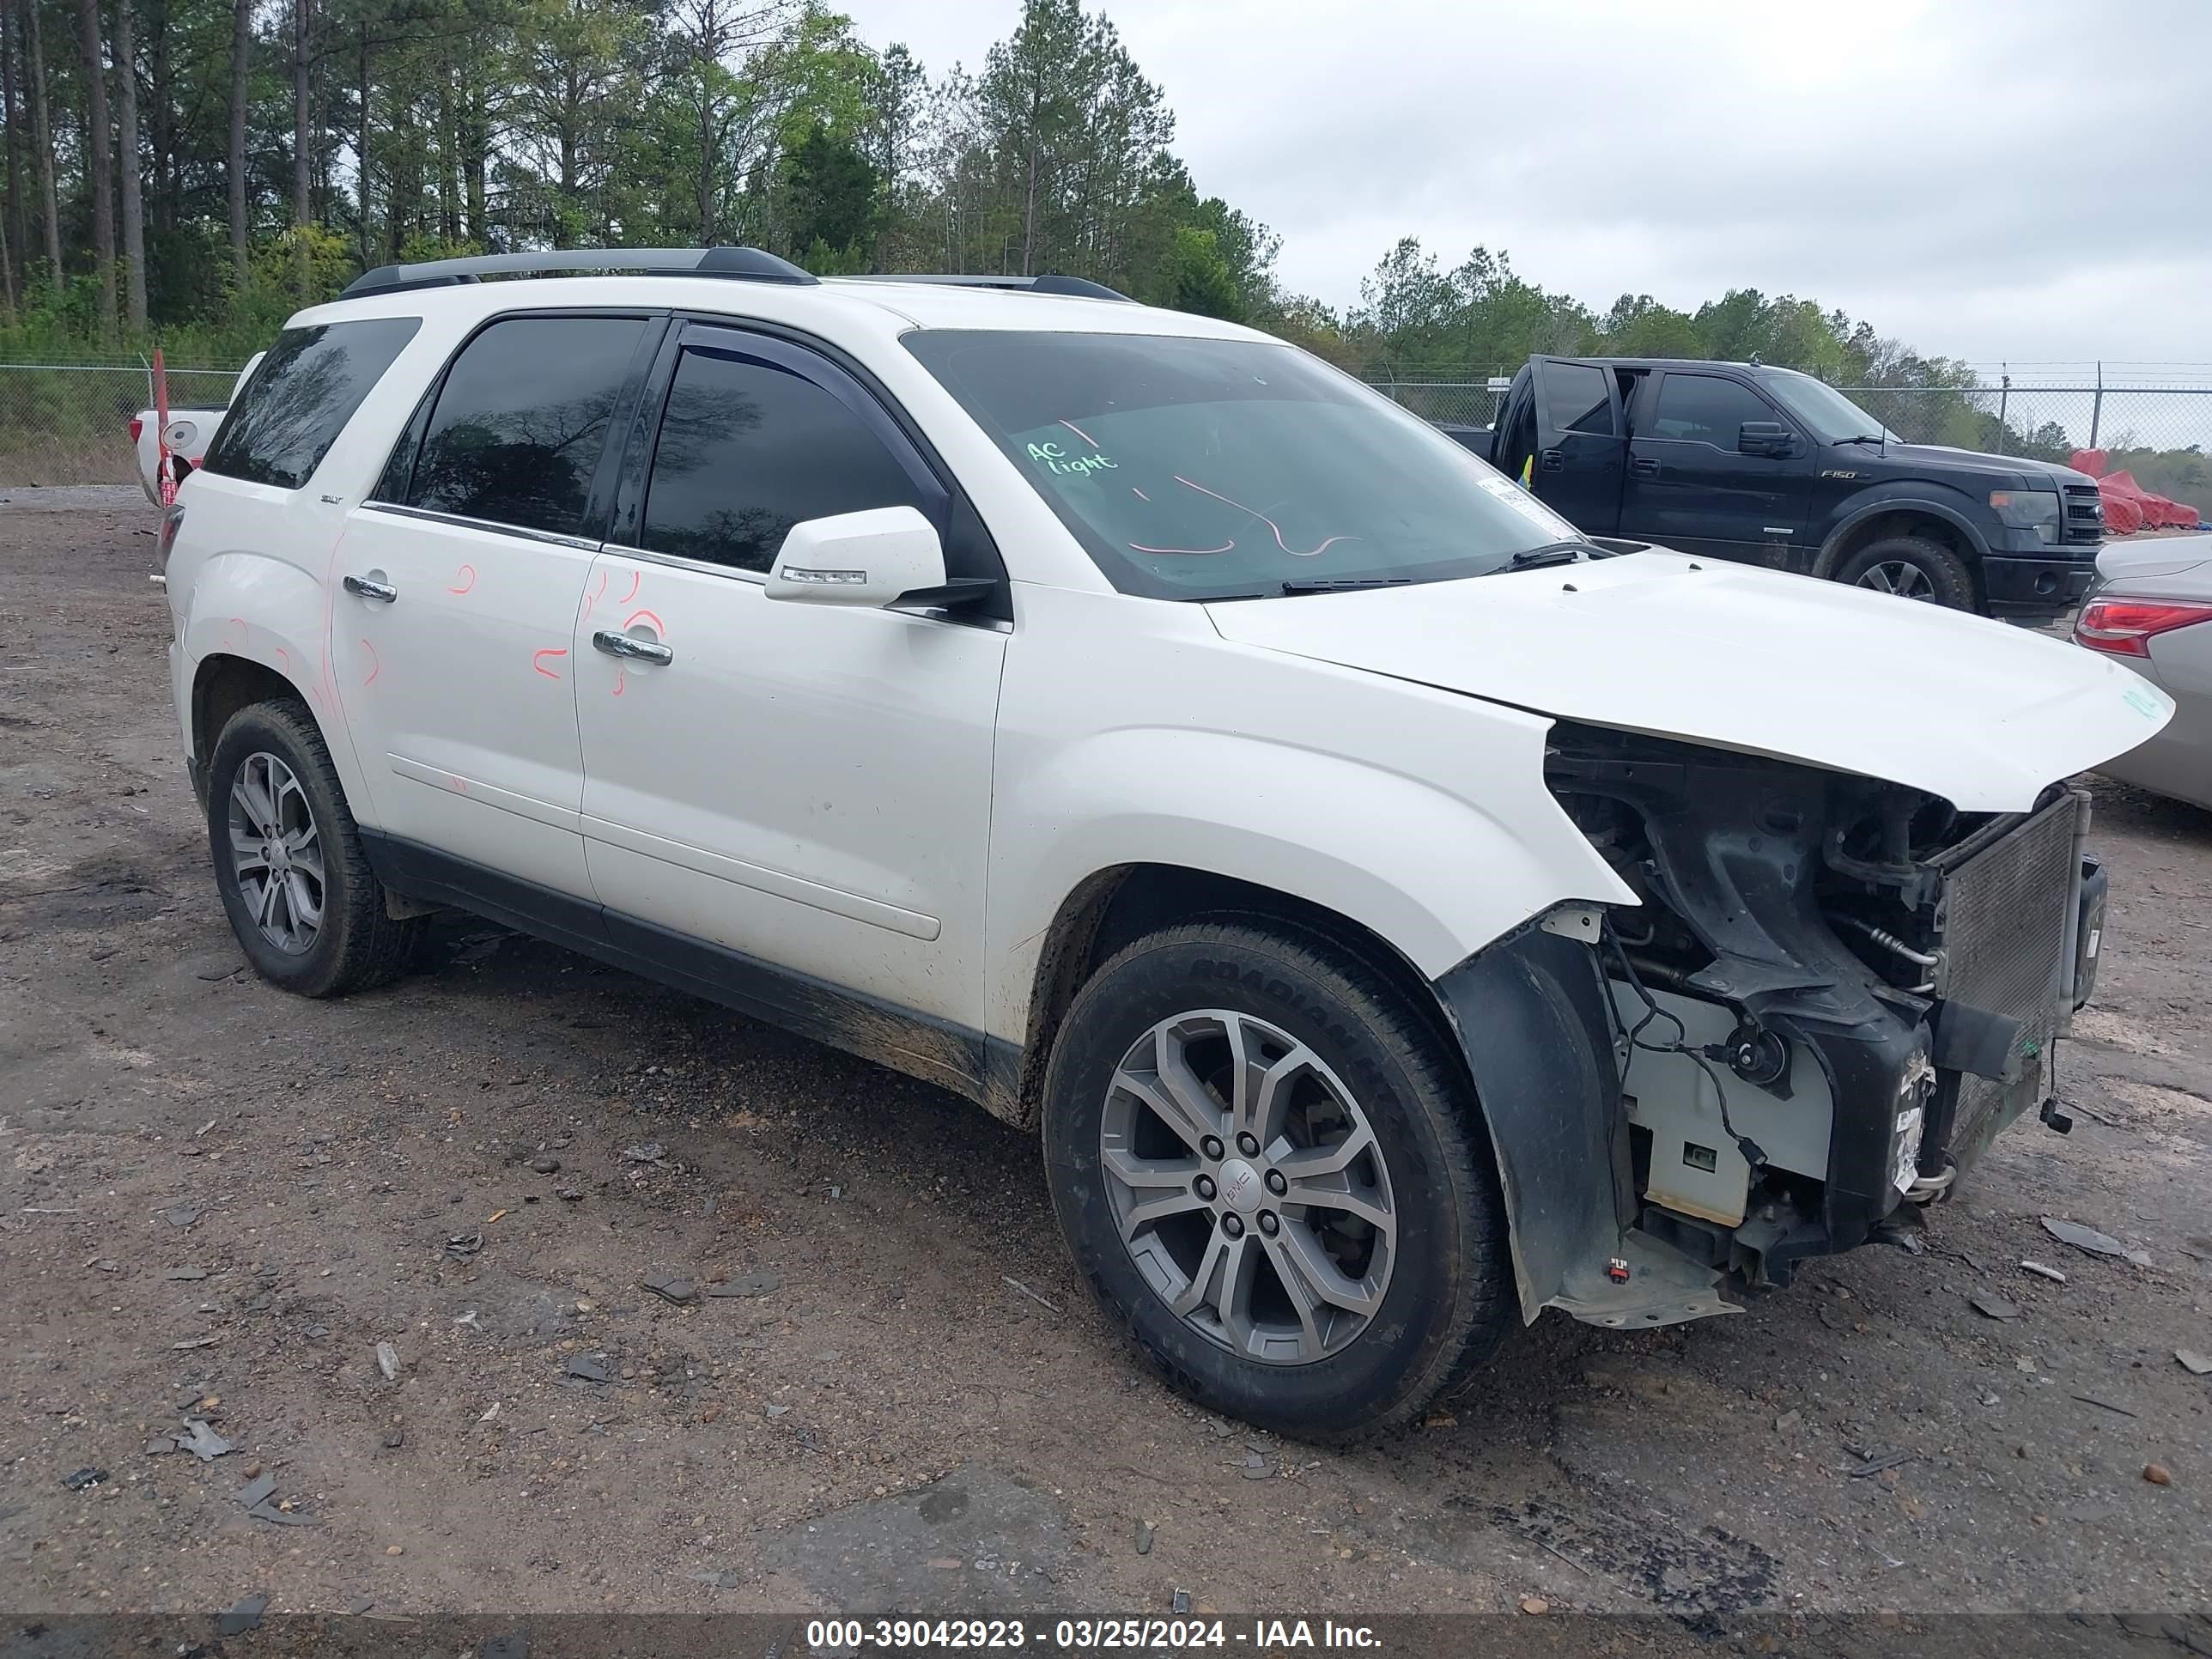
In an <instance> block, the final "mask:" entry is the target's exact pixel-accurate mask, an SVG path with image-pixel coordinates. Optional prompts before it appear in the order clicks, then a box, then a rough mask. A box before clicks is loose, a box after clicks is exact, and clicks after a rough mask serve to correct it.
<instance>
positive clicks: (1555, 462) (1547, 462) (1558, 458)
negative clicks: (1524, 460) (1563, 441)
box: [1536, 449, 1567, 472]
mask: <svg viewBox="0 0 2212 1659" xmlns="http://www.w3.org/2000/svg"><path fill="white" fill-rule="evenodd" d="M1536 465H1537V466H1538V467H1539V468H1541V470H1542V471H1546V472H1565V471H1566V470H1567V458H1566V455H1565V453H1564V452H1563V451H1560V450H1557V449H1547V450H1546V451H1545V452H1544V453H1542V454H1541V455H1539V456H1538V457H1537V458H1536Z"/></svg>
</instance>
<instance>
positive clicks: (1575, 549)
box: [1488, 540, 1598, 575]
mask: <svg viewBox="0 0 2212 1659" xmlns="http://www.w3.org/2000/svg"><path fill="white" fill-rule="evenodd" d="M1597 553H1598V550H1597V549H1596V548H1594V547H1592V546H1591V545H1590V544H1589V543H1588V542H1586V541H1579V540H1577V541H1571V542H1546V543H1545V544H1543V545H1542V546H1541V547H1524V548H1522V550H1520V551H1519V552H1518V553H1516V554H1515V555H1514V556H1512V557H1511V558H1510V559H1508V560H1506V562H1504V564H1501V565H1499V566H1498V570H1541V569H1542V568H1544V567H1545V566H1546V565H1553V564H1579V563H1581V562H1582V561H1583V559H1585V558H1595V556H1597ZM1488 574H1492V575H1494V574H1497V573H1496V572H1495V571H1492V572H1490V573H1488Z"/></svg>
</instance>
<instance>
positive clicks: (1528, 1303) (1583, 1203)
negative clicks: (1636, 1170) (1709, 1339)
mask: <svg viewBox="0 0 2212 1659" xmlns="http://www.w3.org/2000/svg"><path fill="white" fill-rule="evenodd" d="M1209 918H1211V919H1231V918H1233V919H1236V920H1240V921H1261V922H1264V923H1266V924H1267V925H1268V926H1270V927H1275V928H1279V929H1281V930H1283V931H1285V932H1286V933H1291V934H1292V935H1294V936H1300V937H1303V938H1304V939H1306V940H1308V941H1309V942H1318V943H1322V944H1325V945H1328V946H1330V947H1333V948H1334V949H1336V950H1339V951H1345V952H1346V953H1348V954H1350V955H1352V957H1354V958H1355V959H1356V960H1357V961H1358V963H1360V965H1361V966H1363V967H1364V968H1366V969H1369V970H1370V972H1372V973H1374V974H1375V975H1377V976H1378V977H1380V978H1381V979H1383V981H1385V982H1386V983H1387V984H1389V986H1390V987H1392V988H1393V989H1394V990H1395V991H1397V992H1398V993H1399V994H1400V995H1401V997H1402V998H1403V999H1404V1001H1405V1006H1406V1007H1407V1010H1408V1011H1409V1012H1411V1013H1412V1014H1413V1017H1414V1018H1416V1019H1417V1020H1419V1022H1420V1023H1421V1024H1422V1025H1423V1026H1424V1027H1425V1028H1426V1030H1427V1031H1428V1033H1429V1035H1430V1036H1431V1038H1432V1039H1433V1041H1434V1042H1435V1044H1436V1053H1437V1056H1438V1060H1439V1063H1440V1064H1441V1065H1442V1066H1444V1067H1445V1068H1446V1069H1447V1070H1448V1071H1449V1073H1450V1074H1451V1075H1452V1077H1453V1079H1455V1081H1456V1082H1457V1083H1458V1084H1460V1085H1462V1086H1463V1087H1464V1088H1465V1089H1466V1090H1467V1091H1468V1099H1469V1100H1470V1101H1471V1102H1472V1103H1473V1104H1474V1115H1475V1117H1476V1120H1477V1121H1478V1122H1479V1123H1480V1126H1481V1129H1482V1133H1483V1137H1484V1139H1485V1142H1486V1145H1487V1146H1488V1148H1489V1152H1490V1156H1491V1158H1492V1168H1493V1169H1494V1170H1495V1171H1496V1173H1497V1176H1498V1182H1499V1187H1500V1191H1501V1195H1502V1197H1503V1199H1504V1206H1505V1218H1506V1232H1507V1237H1508V1241H1509V1243H1510V1249H1511V1252H1512V1260H1513V1267H1514V1279H1515V1285H1514V1290H1515V1295H1516V1302H1517V1303H1518V1304H1519V1307H1520V1310H1521V1314H1522V1320H1523V1322H1528V1321H1533V1320H1534V1318H1535V1317H1536V1316H1537V1314H1538V1313H1540V1312H1541V1310H1543V1309H1544V1308H1545V1307H1546V1306H1547V1305H1558V1304H1560V1303H1562V1302H1565V1303H1571V1304H1580V1303H1586V1302H1588V1301H1589V1300H1592V1299H1594V1298H1595V1297H1598V1296H1601V1295H1602V1294H1603V1287H1604V1285H1605V1283H1606V1273H1607V1267H1608V1264H1609V1263H1610V1262H1611V1261H1612V1260H1613V1257H1614V1255H1616V1254H1617V1253H1618V1252H1619V1251H1620V1249H1622V1248H1623V1247H1622V1245H1621V1243H1620V1240H1621V1238H1622V1237H1623V1236H1624V1234H1625V1232H1626V1229H1627V1227H1628V1225H1630V1222H1631V1219H1632V1213H1633V1192H1632V1186H1631V1182H1630V1179H1629V1160H1628V1155H1627V1140H1626V1121H1625V1120H1624V1119H1622V1118H1621V1117H1620V1112H1619V1099H1620V1072H1619V1070H1618V1066H1617V1059H1616V1055H1615V1054H1614V1051H1613V1046H1612V1025H1611V1021H1612V1014H1611V1012H1610V1006H1609V1003H1608V1001H1607V993H1606V992H1605V990H1604V984H1605V976H1604V975H1603V972H1602V971H1601V969H1600V967H1599V965H1598V963H1597V960H1596V957H1595V953H1594V951H1592V950H1591V948H1590V947H1589V945H1587V944H1586V943H1584V942H1583V941H1581V940H1579V939H1575V938H1572V937H1569V936H1568V935H1567V933H1564V932H1554V931H1552V930H1550V929H1548V928H1547V927H1541V926H1540V925H1538V923H1537V922H1535V921H1530V922H1528V923H1527V924H1525V925H1523V926H1522V927H1518V928H1516V929H1515V930H1514V931H1513V932H1512V933H1510V934H1509V935H1507V936H1506V937H1505V938H1504V939H1498V940H1497V941H1494V942H1493V943H1492V945H1489V946H1487V947H1486V948H1485V949H1484V950H1481V951H1477V952H1475V953H1474V955H1473V956H1471V957H1468V960H1467V961H1466V962H1464V963H1461V964H1460V965H1459V966H1458V967H1456V968H1455V969H1452V970H1451V971H1450V972H1449V973H1448V974H1446V975H1443V977H1442V978H1441V979H1437V980H1433V981H1432V980H1431V979H1429V978H1428V977H1427V976H1426V975H1424V974H1423V973H1422V972H1421V970H1420V969H1419V968H1418V967H1416V966H1415V965H1414V963H1413V962H1412V961H1411V960H1410V959H1409V958H1408V957H1407V956H1406V955H1405V954H1404V953H1403V952H1402V951H1399V950H1398V949H1396V948H1395V946H1393V945H1391V944H1390V942H1389V940H1388V939H1384V938H1383V936H1382V935H1381V934H1379V933H1376V931H1375V930H1374V929H1372V928H1370V927H1367V926H1365V925H1364V924H1363V923H1361V922H1360V921H1357V920H1355V919H1354V918H1352V917H1351V916H1347V915H1343V914H1341V913H1340V912H1337V911H1334V910H1331V909H1329V908H1328V907H1326V906H1324V905H1321V904H1317V903H1316V902H1313V901H1311V900H1308V899H1304V898H1301V897H1299V896H1297V895H1295V894H1290V893H1285V892H1282V891H1279V890H1275V889H1272V888H1268V887H1263V886H1261V885H1259V884H1255V883H1252V882H1248V881H1244V880H1241V879H1239V878H1235V877H1230V876H1223V875H1219V874H1218V873H1215V872H1211V871H1206V870H1199V869H1194V868H1191V867H1189V866H1182V865H1172V864H1152V863H1147V864H1129V865H1124V866H1117V867H1115V868H1113V869H1110V870H1102V871H1100V872H1097V874H1096V875H1095V876H1093V877H1092V878H1091V879H1090V880H1089V881H1087V882H1085V883H1084V884H1082V885H1081V886H1080V887H1079V888H1078V889H1077V890H1075V891H1073V892H1072V893H1070V894H1069V895H1068V897H1067V900H1066V902H1065V903H1064V904H1063V905H1062V907H1061V909H1060V914H1059V915H1056V916H1055V917H1054V920H1053V923H1052V926H1051V927H1050V928H1049V929H1048V933H1047V937H1046V939H1045V941H1044V948H1043V949H1042V951H1041V953H1040V955H1039V957H1038V961H1037V967H1036V987H1035V990H1034V994H1032V996H1031V999H1030V1024H1029V1031H1028V1037H1027V1041H1026V1042H1024V1044H1023V1045H1022V1046H1021V1047H1020V1048H1016V1047H1015V1046H1014V1045H1012V1044H1011V1043H1003V1044H1002V1043H997V1042H994V1043H993V1044H992V1050H993V1053H992V1060H993V1061H994V1064H993V1065H992V1066H990V1067H989V1068H988V1071H989V1075H988V1076H987V1080H986V1091H985V1100H984V1103H985V1104H986V1105H987V1107H988V1108H989V1109H991V1111H992V1112H993V1113H994V1114H995V1115H998V1116H1000V1117H1002V1118H1005V1119H1006V1120H1007V1121H1011V1122H1013V1123H1015V1124H1017V1125H1018V1126H1019V1127H1036V1125H1037V1122H1038V1120H1039V1117H1040V1115H1041V1112H1042V1105H1043V1085H1044V1077H1045V1071H1046V1067H1047V1066H1048V1063H1049V1061H1050V1059H1051V1055H1052V1051H1053V1048H1054V1043H1055V1042H1056V1041H1057V1039H1058V1036H1059V1035H1060V1028H1061V1025H1062V1024H1063V1023H1064V1021H1065V1019H1066V1015H1067V1012H1068V1009H1069V1008H1070V1006H1072V1005H1073V1002H1074V1000H1075V997H1076V994H1077V993H1078V992H1079V991H1080V990H1081V989H1082V987H1083V985H1084V984H1085V981H1087V980H1088V979H1089V978H1090V976H1091V975H1092V974H1093V973H1095V972H1096V971H1097V969H1098V968H1100V967H1101V966H1103V964H1104V963H1106V962H1107V961H1109V959H1110V958H1111V957H1113V956H1114V955H1115V953H1116V952H1117V951H1120V950H1121V948H1122V946H1124V945H1127V944H1129V943H1130V942H1132V941H1133V940H1134V939H1139V938H1141V937H1143V936H1144V935H1145V934H1146V933H1151V932H1152V931H1154V930H1155V929H1157V928H1158V927H1162V926H1164V925H1167V924H1170V923H1176V922H1187V921H1198V920H1201V919H1209Z"/></svg>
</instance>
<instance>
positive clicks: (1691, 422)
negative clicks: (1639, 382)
mask: <svg viewBox="0 0 2212 1659" xmlns="http://www.w3.org/2000/svg"><path fill="white" fill-rule="evenodd" d="M1775 418H1776V416H1775V413H1774V410H1772V408H1771V407H1770V406H1769V405H1768V404H1767V402H1766V400H1765V398H1761V397H1760V396H1759V394H1758V393H1757V392H1753V390H1752V389H1751V388H1750V387H1749V386H1745V385H1743V384H1742V383H1741V381H1737V380H1726V379H1723V377H1722V376H1720V375H1718V374H1682V373H1680V372H1679V371H1677V370H1673V369H1669V370H1668V374H1667V378H1666V379H1665V380H1662V381H1661V382H1660V383H1659V407H1658V410H1657V412H1656V414H1655V415H1654V416H1653V417H1652V422H1651V436H1653V437H1655V438H1674V439H1678V440H1680V441H1684V442H1687V443H1705V444H1711V445H1712V446H1713V447H1716V448H1717V449H1734V448H1735V446H1736V438H1737V434H1738V429H1739V428H1741V426H1742V425H1743V423H1744V422H1746V421H1771V420H1773V419H1775Z"/></svg>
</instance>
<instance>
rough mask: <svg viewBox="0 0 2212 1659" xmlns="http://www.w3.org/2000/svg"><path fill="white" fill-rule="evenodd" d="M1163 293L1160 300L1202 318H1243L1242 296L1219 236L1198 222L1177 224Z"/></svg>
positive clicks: (1232, 319) (1171, 243) (1240, 319)
mask: <svg viewBox="0 0 2212 1659" xmlns="http://www.w3.org/2000/svg"><path fill="white" fill-rule="evenodd" d="M1164 289H1165V292H1164V294H1163V295H1162V297H1161V300H1160V303H1161V304H1163V305H1168V306H1172V307H1175V309H1176V310H1177V311H1189V312H1195V313H1197V314H1198V315H1200V316H1201V317H1222V318H1226V319H1228V320H1229V321H1231V322H1242V321H1243V319H1244V295H1243V290H1241V289H1239V288H1238V287H1237V276H1236V273H1235V272H1234V271H1232V270H1230V268H1229V261H1228V260H1226V259H1225V258H1222V257H1221V247H1220V242H1219V240H1218V238H1217V237H1216V235H1215V234H1214V233H1213V232H1212V231H1211V230H1206V229H1202V228H1200V227H1199V226H1197V225H1177V226H1176V228H1175V234H1174V237H1173V240H1171V242H1170V246H1169V253H1168V268H1167V271H1166V281H1165V283H1164Z"/></svg>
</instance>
